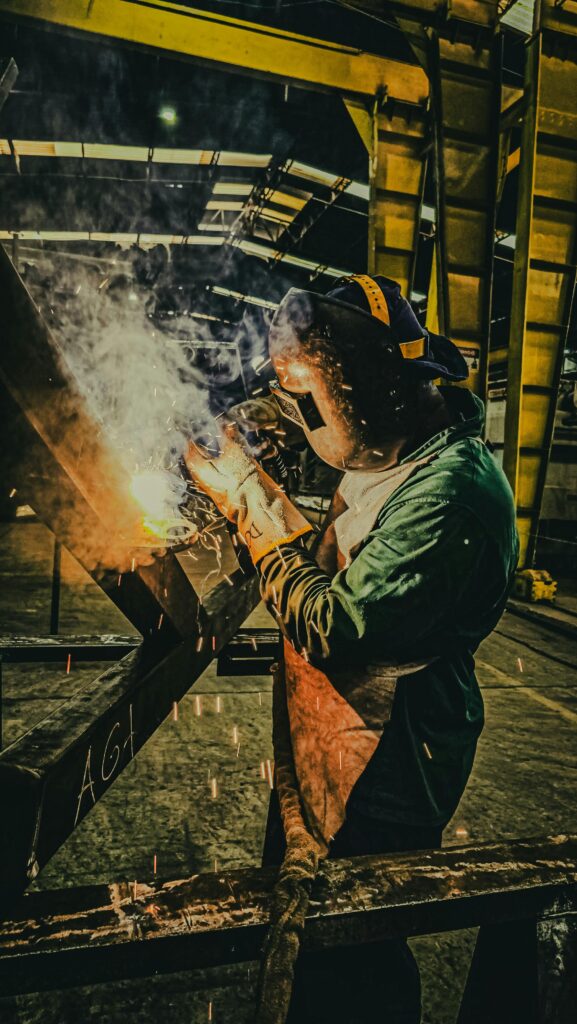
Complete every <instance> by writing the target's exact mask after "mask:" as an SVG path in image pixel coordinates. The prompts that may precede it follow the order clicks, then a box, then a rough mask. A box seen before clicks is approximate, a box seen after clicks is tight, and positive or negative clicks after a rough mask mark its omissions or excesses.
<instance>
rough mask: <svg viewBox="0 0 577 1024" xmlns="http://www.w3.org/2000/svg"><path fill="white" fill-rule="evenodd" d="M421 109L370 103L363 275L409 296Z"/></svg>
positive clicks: (424, 122)
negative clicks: (379, 278)
mask: <svg viewBox="0 0 577 1024" xmlns="http://www.w3.org/2000/svg"><path fill="white" fill-rule="evenodd" d="M428 131H429V119H428V115H427V112H426V111H425V109H424V107H415V106H411V107H409V106H407V105H406V104H400V103H396V102H394V101H392V100H387V99H385V100H382V99H381V97H377V98H376V99H375V101H374V105H373V110H372V116H371V125H370V150H369V256H368V272H369V274H383V275H384V276H385V277H390V278H392V279H393V280H394V281H398V283H399V284H400V286H401V292H402V294H403V295H404V296H405V298H407V299H408V298H410V295H411V288H412V284H413V277H414V272H415V263H416V254H417V242H418V237H419V225H420V222H421V206H422V202H423V191H424V188H425V175H426V170H427V155H426V154H427V139H428Z"/></svg>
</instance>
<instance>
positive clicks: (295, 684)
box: [284, 455, 435, 850]
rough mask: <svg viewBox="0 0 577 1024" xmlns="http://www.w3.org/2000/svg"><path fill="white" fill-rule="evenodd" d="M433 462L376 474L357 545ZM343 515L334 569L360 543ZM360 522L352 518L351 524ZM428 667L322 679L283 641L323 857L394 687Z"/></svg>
mask: <svg viewBox="0 0 577 1024" xmlns="http://www.w3.org/2000/svg"><path fill="white" fill-rule="evenodd" d="M434 457H435V456H434V455H432V456H428V457H427V458H425V459H422V460H419V461H415V462H412V463H407V464H405V465H403V466H401V467H399V466H396V467H393V469H391V470H388V471H386V472H384V473H379V474H378V477H379V480H378V482H377V480H375V484H374V486H373V485H371V488H370V490H371V492H372V500H371V507H372V508H373V510H374V515H372V516H371V515H370V514H369V515H367V513H366V510H367V507H368V506H367V502H366V501H365V500H363V516H362V522H363V530H365V531H366V532H365V537H366V536H368V534H369V533H370V531H371V529H372V528H373V526H374V523H375V522H376V519H377V516H378V514H379V512H380V510H381V508H382V507H383V505H384V503H385V501H387V500H388V498H389V497H390V496H391V495H392V494H393V493H394V491H395V490H396V489H397V488H398V487H400V486H401V484H402V483H404V482H405V480H407V479H408V478H409V477H410V476H411V475H412V474H413V473H415V472H416V471H417V470H418V469H419V468H420V467H421V466H422V465H424V464H426V463H428V462H430V461H431V460H432V459H433V458H434ZM345 483H346V480H345ZM341 486H342V485H341ZM343 491H344V494H343V496H344V497H345V500H347V499H348V497H349V496H350V493H349V492H350V488H347V487H346V486H345V487H343ZM347 504H348V501H347ZM351 512H354V509H351V508H350V506H349V508H348V509H347V510H346V511H345V512H344V513H343V517H346V516H349V519H350V522H349V524H348V525H347V524H346V523H345V524H343V526H344V528H342V529H339V520H340V519H341V518H342V517H339V518H337V519H336V520H335V533H336V536H337V539H338V543H339V552H338V554H339V561H340V563H341V564H345V565H346V564H349V562H350V560H351V558H354V554H355V553H356V550H357V549H358V547H359V543H360V542H362V539H364V538H360V537H358V536H357V535H355V528H356V529H357V534H358V526H357V525H356V524H355V523H354V522H353V517H351V516H350V515H349V514H350V513H351ZM360 518H361V517H359V516H357V517H356V521H357V524H358V522H359V519H360ZM351 544H352V546H351ZM341 545H342V546H341ZM343 547H344V548H345V550H344V551H343V549H342V548H343ZM432 660H434V659H432V658H430V659H428V660H425V661H421V662H419V663H416V662H415V663H406V664H403V665H398V664H393V663H379V664H370V665H365V666H355V667H354V668H350V669H348V668H347V669H345V670H342V671H337V670H334V669H331V674H330V676H329V675H328V674H327V673H325V672H324V671H322V670H321V669H319V668H316V667H314V666H313V665H311V664H310V663H309V662H308V661H307V660H306V657H303V656H301V655H300V654H299V653H297V651H296V650H295V648H294V647H293V646H292V644H291V643H289V641H287V640H285V642H284V674H285V687H286V701H287V710H288V716H289V722H290V733H291V743H292V750H293V758H294V765H295V772H296V776H297V780H298V785H299V792H300V796H301V801H302V805H303V811H304V814H305V818H306V821H307V824H308V826H309V829H310V831H311V833H312V834H313V836H314V837H315V839H316V840H317V841H318V842H319V844H320V845H321V847H323V848H324V849H325V850H326V848H327V847H328V845H329V843H330V841H331V839H332V838H333V837H334V836H335V835H336V833H337V832H338V830H339V828H340V827H341V825H342V824H343V822H344V820H345V813H346V806H347V801H348V799H349V796H350V794H351V791H352V789H353V787H354V785H355V783H356V782H357V780H358V779H359V777H360V776H361V774H362V773H363V771H364V770H365V768H366V766H367V764H368V763H369V761H370V760H371V758H372V756H373V754H374V752H375V750H376V749H377V746H378V744H379V741H380V739H381V736H382V733H383V729H384V726H385V724H386V722H387V721H388V720H389V719H390V717H391V712H392V708H393V701H394V698H395V690H396V686H397V680H398V679H399V677H400V676H402V675H407V674H409V673H414V672H418V671H420V670H421V669H423V668H425V667H426V666H427V665H429V664H430V663H431V661H432Z"/></svg>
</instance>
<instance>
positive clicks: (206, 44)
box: [0, 0, 429, 103]
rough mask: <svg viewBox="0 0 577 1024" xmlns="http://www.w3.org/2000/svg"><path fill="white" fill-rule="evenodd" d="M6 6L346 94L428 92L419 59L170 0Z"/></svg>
mask: <svg viewBox="0 0 577 1024" xmlns="http://www.w3.org/2000/svg"><path fill="white" fill-rule="evenodd" d="M0 13H3V14H6V15H12V16H14V17H24V18H32V19H34V21H36V22H44V23H48V24H52V25H57V26H58V27H60V28H63V29H67V30H72V31H76V32H85V33H89V34H91V35H96V36H98V37H100V38H104V39H116V40H118V41H120V42H122V43H128V44H130V45H135V44H136V45H138V46H145V47H149V48H152V49H155V50H162V51H165V52H167V53H170V54H172V55H177V56H183V57H190V58H193V59H195V60H200V61H207V62H210V63H211V64H218V65H220V66H224V67H227V68H241V69H245V70H246V71H249V72H250V73H252V74H257V75H264V76H266V77H269V78H274V79H280V80H281V81H284V82H294V83H295V84H299V85H305V86H311V87H314V88H318V89H321V90H324V89H329V90H333V89H334V90H336V91H338V92H339V93H341V94H357V95H365V96H374V95H375V94H376V93H378V92H382V91H385V92H386V93H388V94H389V95H390V96H394V97H395V98H396V99H398V100H404V101H407V102H409V103H420V102H421V101H422V100H424V99H426V97H427V96H428V94H429V86H428V82H427V77H426V75H425V73H424V71H423V70H422V68H420V67H418V66H417V65H413V64H407V63H404V62H402V61H395V60H389V59H387V58H385V57H379V56H377V55H375V54H370V53H364V52H363V51H362V50H358V49H355V48H353V47H350V46H343V45H340V44H338V43H330V42H326V41H323V40H321V39H312V38H309V37H307V36H302V35H297V34H295V33H293V32H285V31H283V30H281V29H276V28H272V27H270V26H268V25H257V24H252V23H251V22H249V21H240V20H238V19H237V18H228V17H224V16H223V15H220V14H212V13H210V12H208V11H201V10H194V9H193V8H189V7H183V6H182V5H181V4H174V3H168V2H165V0H147V3H146V4H143V3H139V2H137V0H0Z"/></svg>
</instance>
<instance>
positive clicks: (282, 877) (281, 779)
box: [255, 663, 325, 1024]
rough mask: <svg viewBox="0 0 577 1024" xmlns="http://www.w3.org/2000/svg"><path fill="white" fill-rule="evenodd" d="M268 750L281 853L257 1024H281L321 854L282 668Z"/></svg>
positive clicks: (276, 681)
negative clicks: (308, 813) (306, 809)
mask: <svg viewBox="0 0 577 1024" xmlns="http://www.w3.org/2000/svg"><path fill="white" fill-rule="evenodd" d="M273 746H274V758H275V788H276V791H277V795H278V800H279V805H280V813H281V818H282V824H283V828H284V833H285V839H286V851H285V855H284V858H283V862H282V865H281V867H280V870H279V875H278V879H277V881H276V884H275V887H274V890H273V895H272V902H271V912H270V920H269V930H268V933H267V936H266V939H265V943H264V946H263V955H262V960H261V968H260V976H259V983H258V990H257V1011H256V1017H255V1022H256V1024H285V1021H286V1017H287V1013H288V1010H289V1005H290V1000H291V994H292V987H293V980H294V971H295V964H296V960H297V956H298V953H299V947H300V943H301V937H302V933H303V930H304V925H305V918H306V915H307V910H308V906H309V899H310V894H311V889H312V885H313V882H314V880H315V878H316V875H317V871H318V867H319V863H320V861H321V859H322V858H323V856H325V852H324V851H323V850H322V849H321V847H320V845H319V844H318V843H317V841H316V840H315V839H314V838H313V836H312V835H311V833H310V831H309V829H308V827H307V825H306V822H305V818H304V814H303V809H302V804H301V799H300V794H299V788H298V782H297V777H296V771H295V765H294V760H293V751H292V744H291V737H290V723H289V716H288V709H287V702H286V688H285V681H284V665H283V664H282V663H281V664H279V665H275V666H274V668H273Z"/></svg>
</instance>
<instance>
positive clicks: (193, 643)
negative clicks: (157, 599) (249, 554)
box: [0, 569, 259, 901]
mask: <svg viewBox="0 0 577 1024" xmlns="http://www.w3.org/2000/svg"><path fill="white" fill-rule="evenodd" d="M231 579H232V584H233V585H232V587H231V586H230V585H229V584H228V583H227V582H226V581H223V582H222V583H221V584H219V585H218V586H217V587H215V588H214V590H213V591H211V593H210V594H209V596H208V597H207V598H206V601H205V604H204V611H205V619H204V624H203V629H202V633H201V634H200V635H198V634H194V635H193V636H191V637H190V638H189V639H188V640H186V641H184V642H183V643H181V644H179V645H178V646H176V647H174V648H173V649H172V650H171V651H170V652H169V653H168V654H167V655H166V656H165V657H164V658H163V660H161V661H160V662H159V660H158V653H157V652H156V651H155V650H153V651H152V652H151V650H150V645H149V644H146V643H145V644H143V645H141V646H140V647H139V648H138V650H136V651H133V652H132V653H131V654H129V655H127V656H126V657H125V658H123V659H122V661H120V662H119V663H118V664H116V665H114V666H112V667H111V668H109V669H107V671H106V672H104V673H103V675H101V676H100V677H99V678H97V679H95V680H92V681H91V682H90V683H88V684H87V685H86V686H85V687H84V688H83V689H82V690H81V691H80V692H78V693H77V694H75V695H74V696H73V697H71V698H70V699H69V700H68V701H66V702H65V703H64V704H62V705H60V707H59V708H57V709H56V710H55V711H54V712H53V713H52V714H50V715H48V717H47V718H45V719H44V720H43V721H41V722H40V723H39V724H38V725H36V726H35V727H34V728H32V729H31V730H30V731H29V732H27V733H26V734H25V735H24V736H22V737H21V738H20V739H18V740H16V741H15V742H14V743H12V744H11V745H10V746H9V747H7V748H6V749H5V750H4V751H3V752H2V753H1V754H0V799H1V801H2V807H1V808H0V814H1V820H2V821H3V822H5V823H6V825H7V828H6V835H5V836H4V837H3V841H2V845H1V846H0V901H1V900H7V899H8V898H13V897H14V895H16V894H18V893H19V892H22V891H23V889H25V887H26V885H27V884H28V883H29V882H30V881H31V880H32V879H33V878H34V877H36V875H37V874H38V872H39V870H40V869H41V868H42V867H43V865H44V864H46V862H47V861H48V860H49V859H50V857H51V856H52V855H53V854H54V853H55V852H56V850H57V849H58V848H59V847H60V846H61V845H62V843H63V842H64V840H65V839H66V838H67V836H69V835H70V833H71V832H72V831H73V830H74V829H75V828H76V826H77V825H78V824H79V822H80V821H82V819H83V818H84V817H85V815H86V814H87V813H88V812H89V811H90V810H92V808H93V807H94V805H95V804H96V802H97V800H99V799H100V797H101V796H102V794H103V793H105V792H106V790H107V789H108V787H109V786H110V785H111V784H112V782H113V781H114V780H115V779H116V778H117V777H118V775H119V774H120V772H121V771H122V769H123V768H124V767H125V766H126V764H127V763H128V762H129V761H130V760H131V759H132V757H134V755H135V754H136V753H137V752H138V750H139V749H140V748H141V747H142V745H143V744H144V743H145V742H146V740H147V739H148V738H149V737H150V736H151V735H152V733H153V732H155V730H156V729H157V728H158V726H159V725H160V724H161V723H162V722H163V721H164V719H165V718H166V717H167V715H168V714H169V713H170V712H171V710H172V707H173V704H174V702H175V701H179V700H180V699H181V698H182V697H183V696H184V694H185V693H187V691H188V690H189V689H190V687H191V686H192V684H193V683H194V682H195V681H196V679H198V677H199V676H200V675H201V673H202V672H203V671H204V669H205V668H206V667H207V665H208V664H209V662H210V661H211V660H212V658H214V657H215V655H216V654H218V652H219V650H220V649H221V647H223V646H224V644H226V643H227V641H228V640H230V639H231V637H232V636H233V635H234V633H235V632H236V630H237V628H238V626H239V625H241V623H242V622H244V620H245V619H246V618H247V616H248V615H249V614H250V612H251V611H252V609H253V608H254V606H255V605H256V603H257V602H258V600H259V591H258V579H257V577H256V576H252V577H249V578H246V577H245V576H244V575H243V573H242V571H241V570H240V569H239V570H237V572H236V573H235V574H234V575H233V576H232V578H231Z"/></svg>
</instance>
